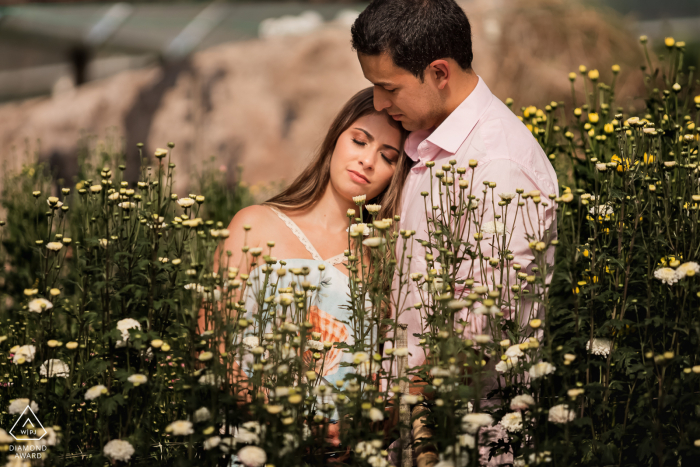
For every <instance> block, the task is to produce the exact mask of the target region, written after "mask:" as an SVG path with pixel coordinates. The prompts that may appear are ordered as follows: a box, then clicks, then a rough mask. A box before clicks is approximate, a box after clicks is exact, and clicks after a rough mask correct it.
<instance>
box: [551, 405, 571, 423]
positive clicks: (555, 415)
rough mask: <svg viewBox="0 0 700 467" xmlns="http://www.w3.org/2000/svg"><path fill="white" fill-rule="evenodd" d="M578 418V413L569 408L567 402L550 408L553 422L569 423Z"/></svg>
mask: <svg viewBox="0 0 700 467" xmlns="http://www.w3.org/2000/svg"><path fill="white" fill-rule="evenodd" d="M574 418H576V413H574V411H573V410H569V408H568V407H567V406H566V404H559V405H555V406H554V407H552V408H551V409H549V421H550V422H552V423H568V422H570V421H571V420H573V419H574Z"/></svg>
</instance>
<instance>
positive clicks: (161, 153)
mask: <svg viewBox="0 0 700 467" xmlns="http://www.w3.org/2000/svg"><path fill="white" fill-rule="evenodd" d="M167 155H168V150H167V149H163V148H158V149H156V152H155V156H156V157H157V158H158V159H162V158H164V157H165V156H167Z"/></svg>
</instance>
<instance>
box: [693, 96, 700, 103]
mask: <svg viewBox="0 0 700 467" xmlns="http://www.w3.org/2000/svg"><path fill="white" fill-rule="evenodd" d="M693 100H694V101H695V103H696V104H700V94H699V95H697V96H695V98H694V99H693Z"/></svg>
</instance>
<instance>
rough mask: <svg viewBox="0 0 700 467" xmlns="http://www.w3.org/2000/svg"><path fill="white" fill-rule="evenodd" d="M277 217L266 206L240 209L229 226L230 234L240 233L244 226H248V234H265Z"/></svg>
mask: <svg viewBox="0 0 700 467" xmlns="http://www.w3.org/2000/svg"><path fill="white" fill-rule="evenodd" d="M275 219H277V215H276V214H275V213H274V212H273V211H272V209H270V208H269V207H267V206H261V205H259V204H256V205H253V206H248V207H246V208H243V209H241V210H240V211H238V212H237V213H236V215H235V216H233V219H231V223H230V224H229V227H228V228H229V230H230V231H232V232H238V231H242V230H243V228H244V226H250V232H251V233H252V234H253V235H255V234H265V233H266V232H267V231H268V230H269V229H270V228H271V226H272V225H274V222H273V221H274V220H275Z"/></svg>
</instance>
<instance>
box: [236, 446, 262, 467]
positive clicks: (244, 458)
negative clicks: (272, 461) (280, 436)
mask: <svg viewBox="0 0 700 467" xmlns="http://www.w3.org/2000/svg"><path fill="white" fill-rule="evenodd" d="M238 459H239V460H240V461H241V463H242V464H243V465H245V466H246V467H262V466H263V465H264V464H265V462H267V454H265V451H263V450H262V449H261V448H259V447H257V446H246V447H244V448H243V449H241V450H240V451H238Z"/></svg>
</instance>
